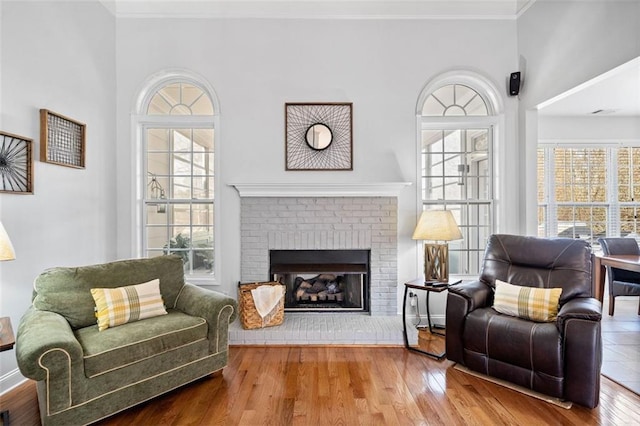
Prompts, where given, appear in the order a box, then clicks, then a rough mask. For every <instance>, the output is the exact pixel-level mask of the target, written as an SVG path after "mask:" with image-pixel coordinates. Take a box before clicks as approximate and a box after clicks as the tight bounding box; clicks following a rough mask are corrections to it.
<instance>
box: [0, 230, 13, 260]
mask: <svg viewBox="0 0 640 426" xmlns="http://www.w3.org/2000/svg"><path fill="white" fill-rule="evenodd" d="M15 258H16V252H15V251H14V250H13V244H11V240H10V239H9V235H8V234H7V231H5V229H4V226H2V222H0V260H13V259H15Z"/></svg>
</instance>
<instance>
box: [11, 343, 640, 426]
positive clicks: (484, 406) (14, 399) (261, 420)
mask: <svg viewBox="0 0 640 426" xmlns="http://www.w3.org/2000/svg"><path fill="white" fill-rule="evenodd" d="M452 365H453V364H452V363H451V362H450V361H441V362H439V361H435V360H433V359H431V358H428V357H426V356H423V355H420V354H416V353H413V352H410V351H407V350H405V349H404V348H400V347H386V348H385V347H353V346H351V347H339V346H326V347H308V346H305V347H248V346H241V347H232V348H231V349H230V359H229V365H228V367H227V368H225V369H224V371H223V373H222V374H218V375H214V376H210V377H207V378H204V379H201V380H199V381H197V382H195V383H192V384H191V385H188V386H185V387H182V388H180V389H178V390H175V391H173V392H171V393H169V394H167V395H165V396H162V397H159V398H156V399H154V400H152V401H150V402H148V403H145V404H142V405H139V406H137V407H134V408H132V409H129V410H127V411H125V412H122V413H120V414H117V415H115V416H113V417H110V418H108V419H106V420H103V421H102V422H100V423H99V424H100V425H101V426H124V425H126V426H129V425H207V426H208V425H376V424H377V425H396V424H398V425H432V424H433V425H462V424H469V425H485V424H491V425H532V424H536V425H545V424H548V425H559V424H562V425H565V424H566V425H568V424H580V425H586V424H620V425H626V424H638V423H637V422H638V419H640V396H638V395H636V394H634V393H632V392H630V391H628V390H627V389H625V388H623V387H621V386H620V385H618V384H616V383H615V382H612V381H611V380H609V379H607V378H606V377H602V386H601V398H600V405H599V407H597V408H596V409H593V410H589V409H586V408H583V407H580V406H577V405H574V406H573V408H572V409H570V410H566V409H563V408H559V407H556V406H554V405H551V404H548V403H545V402H542V401H539V400H537V399H534V398H531V397H528V396H525V395H522V394H519V393H517V392H515V391H512V390H509V389H506V388H503V387H501V386H498V385H494V384H492V383H488V382H486V381H484V380H481V379H478V378H475V377H472V376H469V375H467V374H464V373H462V372H460V371H457V370H454V369H453V368H450V367H451V366H452ZM0 402H1V403H2V407H3V409H9V410H11V424H13V425H19V426H30V425H37V424H39V418H38V408H37V401H36V396H35V385H34V384H33V382H29V383H26V384H25V385H22V386H21V387H20V388H19V389H16V390H14V391H12V392H9V393H8V394H7V395H5V396H3V397H2V399H1V400H0Z"/></svg>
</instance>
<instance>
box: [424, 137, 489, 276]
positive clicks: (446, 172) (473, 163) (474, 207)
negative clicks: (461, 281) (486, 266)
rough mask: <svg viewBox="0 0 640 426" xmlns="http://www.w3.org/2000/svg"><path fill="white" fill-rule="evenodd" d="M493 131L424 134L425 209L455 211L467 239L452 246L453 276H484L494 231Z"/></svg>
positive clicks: (450, 267) (453, 243)
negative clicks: (487, 247)
mask: <svg viewBox="0 0 640 426" xmlns="http://www.w3.org/2000/svg"><path fill="white" fill-rule="evenodd" d="M492 134H493V132H492V128H491V127H487V128H458V129H423V131H422V149H421V153H420V154H421V162H422V165H421V176H422V178H421V179H422V204H423V209H424V210H432V209H434V210H438V209H439V210H442V209H447V210H451V211H452V213H453V216H454V217H455V219H456V222H457V223H458V226H459V227H460V231H461V232H462V236H463V239H462V240H460V241H452V242H450V243H449V262H450V264H449V270H450V271H451V273H454V274H456V273H463V274H474V273H477V272H478V271H479V268H480V264H481V261H482V256H483V254H484V249H485V245H486V241H487V238H488V237H489V235H490V234H491V233H492V230H493V185H492V182H493V176H492V172H491V171H492V170H493V167H492V166H491V162H492V160H491V145H492V144H491V143H490V141H491V140H492Z"/></svg>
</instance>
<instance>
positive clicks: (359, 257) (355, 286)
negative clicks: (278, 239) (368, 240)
mask: <svg viewBox="0 0 640 426" xmlns="http://www.w3.org/2000/svg"><path fill="white" fill-rule="evenodd" d="M370 257H371V255H370V251H369V250H271V251H270V252H269V274H270V276H271V279H272V280H274V281H279V282H281V283H283V284H284V285H285V286H286V290H287V292H286V296H285V305H284V307H285V311H306V312H323V311H354V312H369V275H370V272H369V260H370Z"/></svg>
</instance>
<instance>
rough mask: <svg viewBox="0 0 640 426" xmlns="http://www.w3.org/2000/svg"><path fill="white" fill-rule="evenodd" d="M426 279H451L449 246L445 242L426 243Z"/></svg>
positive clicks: (442, 280) (445, 280)
mask: <svg viewBox="0 0 640 426" xmlns="http://www.w3.org/2000/svg"><path fill="white" fill-rule="evenodd" d="M424 279H425V281H438V282H448V281H449V246H448V245H447V244H446V243H445V244H429V243H427V244H425V245H424Z"/></svg>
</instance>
